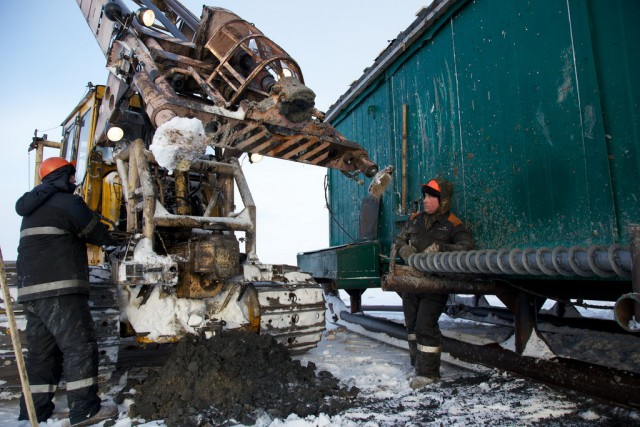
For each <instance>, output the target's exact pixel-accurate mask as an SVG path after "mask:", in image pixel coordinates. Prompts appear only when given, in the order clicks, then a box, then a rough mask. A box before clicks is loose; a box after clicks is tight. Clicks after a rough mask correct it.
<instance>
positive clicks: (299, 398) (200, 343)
mask: <svg viewBox="0 0 640 427" xmlns="http://www.w3.org/2000/svg"><path fill="white" fill-rule="evenodd" d="M135 389H136V394H135V396H134V400H135V403H134V404H133V405H131V408H130V411H129V412H130V414H129V415H130V416H132V417H141V418H144V419H145V420H147V421H150V420H158V419H164V420H165V423H166V424H167V426H207V425H224V424H227V425H233V424H234V422H233V421H228V420H235V421H236V422H240V423H242V424H254V423H255V421H256V420H257V418H258V417H260V416H262V415H263V414H265V413H267V414H269V415H270V416H271V417H272V418H285V417H287V416H288V415H289V414H291V413H296V414H298V415H299V416H300V417H306V416H308V415H318V414H320V413H325V414H328V415H333V414H336V413H338V412H340V411H342V410H344V409H347V408H349V407H352V406H354V405H355V404H356V399H355V397H356V396H357V394H358V392H359V390H358V389H357V388H356V387H351V388H347V387H344V386H342V387H341V386H340V384H339V381H338V380H337V379H336V378H335V377H334V376H333V375H332V374H331V373H330V372H327V371H320V372H317V373H316V367H315V365H314V364H313V363H312V362H309V364H308V365H307V366H302V365H301V363H300V362H299V361H297V360H292V359H291V356H290V355H289V352H288V351H287V349H286V348H284V347H283V346H282V345H280V344H278V343H277V342H276V341H275V339H274V338H273V337H271V336H270V335H256V334H252V333H246V332H237V331H228V332H223V333H221V334H218V335H216V336H214V337H213V338H211V339H208V340H207V339H204V338H200V337H197V336H194V335H189V336H186V337H185V338H183V339H182V340H181V342H180V343H179V344H178V345H177V346H176V348H175V350H174V351H173V353H172V355H171V357H170V358H169V360H168V361H167V363H166V364H165V365H164V366H163V367H162V368H160V369H159V370H158V371H157V374H151V375H149V376H148V377H147V378H146V379H145V380H144V382H143V383H142V384H140V385H138V386H136V387H135Z"/></svg>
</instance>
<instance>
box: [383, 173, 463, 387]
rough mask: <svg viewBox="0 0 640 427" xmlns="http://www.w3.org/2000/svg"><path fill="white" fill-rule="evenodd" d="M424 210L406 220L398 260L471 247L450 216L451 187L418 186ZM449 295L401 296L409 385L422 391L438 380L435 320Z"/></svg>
mask: <svg viewBox="0 0 640 427" xmlns="http://www.w3.org/2000/svg"><path fill="white" fill-rule="evenodd" d="M421 189H422V195H423V206H424V210H423V211H421V212H416V213H414V214H413V215H411V217H410V218H409V220H408V221H407V223H406V225H405V227H404V228H403V230H402V231H401V232H400V234H398V236H397V237H396V240H395V243H394V244H395V247H396V250H397V253H398V254H399V255H400V257H401V258H402V259H403V260H404V261H407V259H408V258H409V256H410V255H411V254H413V253H416V252H423V253H435V252H450V251H467V250H471V249H473V248H474V246H475V245H474V243H473V237H472V236H471V233H470V232H469V230H468V229H467V227H466V226H465V225H464V224H463V222H462V221H461V220H460V219H459V218H458V217H457V216H455V215H454V214H453V213H451V204H452V198H453V184H452V183H450V182H448V181H446V180H444V179H442V178H435V179H432V180H430V181H429V182H427V183H426V184H422V185H421ZM448 297H449V296H448V294H432V293H409V292H405V293H403V294H402V308H403V311H404V317H405V323H406V327H407V334H408V341H409V355H410V358H411V365H413V366H414V367H415V371H416V375H415V376H414V377H413V378H411V380H410V383H409V385H410V386H411V387H412V388H414V389H417V388H422V387H424V386H425V385H427V384H430V383H433V382H435V381H436V380H437V379H438V378H439V377H440V356H441V352H442V349H441V342H442V334H441V332H440V328H439V326H438V319H439V318H440V315H441V314H442V312H443V310H444V308H445V307H446V304H447V299H448Z"/></svg>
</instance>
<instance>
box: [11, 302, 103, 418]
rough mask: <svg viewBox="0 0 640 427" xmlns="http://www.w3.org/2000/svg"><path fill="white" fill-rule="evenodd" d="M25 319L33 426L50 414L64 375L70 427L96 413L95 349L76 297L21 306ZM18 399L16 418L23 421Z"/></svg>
mask: <svg viewBox="0 0 640 427" xmlns="http://www.w3.org/2000/svg"><path fill="white" fill-rule="evenodd" d="M23 308H24V312H25V316H26V318H27V349H28V352H27V355H26V367H27V375H28V377H29V390H30V391H31V394H32V396H33V403H34V406H35V410H36V414H37V417H38V422H42V421H45V420H46V419H47V418H49V417H50V416H51V414H52V413H53V409H54V407H55V405H54V404H53V402H52V400H53V397H54V395H55V392H56V389H57V387H58V383H59V382H60V378H61V376H62V372H63V371H64V374H65V379H66V382H67V400H68V402H69V418H70V421H71V424H74V423H77V422H80V421H82V420H84V419H86V418H87V417H88V416H92V415H93V414H95V413H96V412H98V411H99V410H100V403H101V401H100V398H99V397H98V346H97V343H96V336H95V331H94V327H93V319H92V318H91V312H90V311H89V303H88V297H87V296H86V295H82V294H72V295H62V296H58V297H50V298H41V299H36V300H32V301H27V302H24V303H23ZM28 418H29V416H28V413H27V409H26V406H25V402H24V396H22V398H21V399H20V416H19V419H28Z"/></svg>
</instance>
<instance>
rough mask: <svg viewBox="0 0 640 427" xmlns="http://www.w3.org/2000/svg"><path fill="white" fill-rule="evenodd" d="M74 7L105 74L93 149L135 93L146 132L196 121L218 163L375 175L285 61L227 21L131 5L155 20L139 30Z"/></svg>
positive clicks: (272, 46)
mask: <svg viewBox="0 0 640 427" xmlns="http://www.w3.org/2000/svg"><path fill="white" fill-rule="evenodd" d="M77 2H78V5H79V6H80V9H81V10H82V13H83V15H84V17H85V19H86V21H87V23H88V24H89V27H90V28H91V30H92V32H93V33H94V35H95V37H96V40H97V41H98V44H99V45H100V48H101V49H102V51H103V53H104V54H105V56H106V58H107V67H108V69H109V70H110V72H111V74H110V77H109V81H108V88H107V92H106V95H105V99H106V100H107V101H108V102H106V103H103V107H102V108H103V111H102V115H103V117H102V119H101V120H100V122H99V124H98V128H97V130H96V135H97V138H99V139H100V140H99V141H98V142H99V143H104V142H105V141H106V138H105V136H104V134H105V132H104V131H105V129H106V127H107V126H108V125H109V124H111V125H113V124H119V123H123V124H126V123H124V122H125V121H126V120H128V117H129V116H128V115H127V114H126V113H125V111H124V106H126V105H127V104H128V102H124V101H128V99H129V98H130V97H131V95H132V94H133V93H134V92H137V93H139V94H140V95H141V97H142V101H143V104H144V105H143V107H144V110H145V112H146V115H147V116H148V118H149V120H150V122H151V124H152V125H154V126H155V127H158V126H160V125H162V124H163V123H165V122H167V121H169V120H171V119H172V118H174V117H189V118H198V119H200V120H201V121H202V123H203V125H204V128H205V131H206V138H207V143H208V144H209V145H211V146H214V147H217V148H219V149H221V150H220V152H221V153H224V156H225V157H237V156H238V155H239V154H240V153H242V152H247V153H258V154H262V155H266V156H271V157H276V158H280V159H286V160H292V161H296V162H302V163H309V164H314V165H318V166H324V167H328V168H334V169H338V170H341V171H343V172H345V173H350V174H353V173H358V172H364V173H365V174H366V175H367V176H369V177H371V176H373V175H374V174H375V173H376V172H377V170H378V168H377V166H376V165H375V164H374V163H373V162H371V160H369V157H368V155H367V153H366V151H365V150H364V149H362V147H360V146H359V145H358V144H356V143H354V142H351V141H348V140H347V139H346V138H344V137H343V136H342V135H341V134H340V133H338V132H337V131H336V130H335V129H334V128H333V127H332V126H330V125H328V124H326V123H322V117H323V115H322V113H320V112H319V111H317V110H316V109H315V108H314V105H315V93H314V92H313V91H311V90H310V89H309V88H308V87H306V86H305V85H304V79H303V76H302V72H301V70H300V67H299V66H298V64H297V63H296V62H295V61H294V60H293V58H291V57H290V56H289V55H288V54H287V53H286V52H285V51H284V50H283V49H282V48H281V47H280V46H278V45H277V44H276V43H274V42H273V41H271V40H270V39H269V38H267V37H266V36H265V35H264V34H262V33H261V32H260V30H258V29H257V28H256V27H255V26H253V25H252V24H250V23H248V22H246V21H244V20H243V19H241V18H240V17H238V16H237V15H235V14H233V13H231V12H229V11H228V10H225V9H222V8H214V7H207V6H205V7H203V13H202V18H201V20H198V19H196V18H195V17H194V16H193V15H192V14H191V13H190V12H189V11H188V10H187V9H186V8H185V7H184V6H183V5H182V4H180V3H179V2H178V1H176V0H156V1H154V2H152V1H150V0H135V1H134V3H136V4H137V5H139V6H141V7H145V8H150V9H152V10H153V11H154V12H155V14H156V20H155V22H154V24H153V25H152V26H151V27H145V26H143V25H142V24H140V23H139V22H138V20H137V19H136V14H137V13H132V12H131V11H129V10H128V9H127V8H126V6H125V5H124V3H123V2H122V1H121V0H113V1H111V2H109V1H108V0H92V1H89V0H77ZM105 6H106V8H105ZM138 136H139V135H130V136H129V138H130V140H134V139H135V138H137V137H138Z"/></svg>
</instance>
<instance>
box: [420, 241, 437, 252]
mask: <svg viewBox="0 0 640 427" xmlns="http://www.w3.org/2000/svg"><path fill="white" fill-rule="evenodd" d="M436 252H440V245H438V244H437V243H432V244H431V245H430V246H429V247H428V248H427V249H425V250H424V251H422V253H423V254H435V253H436Z"/></svg>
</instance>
